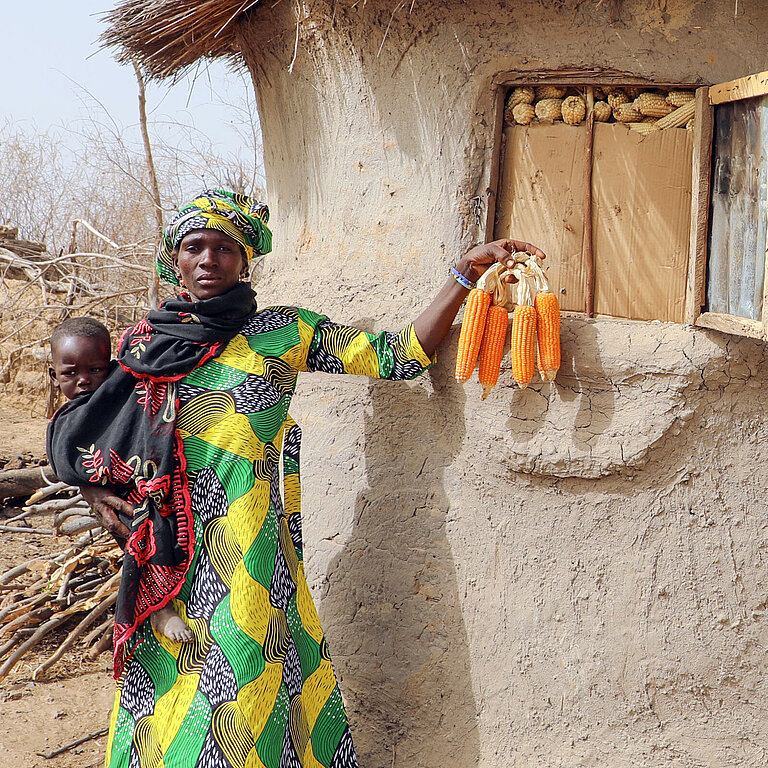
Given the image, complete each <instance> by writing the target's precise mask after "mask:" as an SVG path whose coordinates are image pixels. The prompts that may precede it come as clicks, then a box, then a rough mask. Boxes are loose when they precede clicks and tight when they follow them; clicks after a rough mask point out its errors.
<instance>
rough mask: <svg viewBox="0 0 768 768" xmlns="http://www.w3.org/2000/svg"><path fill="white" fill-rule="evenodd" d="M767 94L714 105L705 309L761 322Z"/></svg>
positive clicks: (767, 165) (767, 176)
mask: <svg viewBox="0 0 768 768" xmlns="http://www.w3.org/2000/svg"><path fill="white" fill-rule="evenodd" d="M767 180H768V96H761V97H758V98H751V99H744V100H741V101H735V102H732V103H728V104H722V105H719V106H716V107H715V127H714V140H713V155H712V194H711V202H710V217H709V264H708V269H707V309H708V310H709V311H710V312H718V313H723V314H729V315H736V316H737V317H744V318H749V319H751V320H760V319H761V312H762V299H763V273H764V270H765V250H766V218H767V217H766V214H767V213H768V194H767V188H768V183H767Z"/></svg>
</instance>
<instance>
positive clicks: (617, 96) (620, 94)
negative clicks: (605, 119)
mask: <svg viewBox="0 0 768 768" xmlns="http://www.w3.org/2000/svg"><path fill="white" fill-rule="evenodd" d="M630 101H631V99H630V98H629V96H627V94H626V93H624V91H622V90H621V88H616V89H615V90H613V91H611V93H609V94H608V106H610V108H611V109H613V110H615V109H616V107H618V106H619V104H628V103H629V102H630Z"/></svg>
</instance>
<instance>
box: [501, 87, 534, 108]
mask: <svg viewBox="0 0 768 768" xmlns="http://www.w3.org/2000/svg"><path fill="white" fill-rule="evenodd" d="M533 97H534V91H533V88H531V87H530V86H529V85H522V86H520V87H519V88H515V89H514V90H513V91H512V93H510V94H509V98H508V99H507V107H514V106H515V105H516V104H533Z"/></svg>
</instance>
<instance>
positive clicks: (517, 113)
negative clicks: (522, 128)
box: [512, 104, 536, 125]
mask: <svg viewBox="0 0 768 768" xmlns="http://www.w3.org/2000/svg"><path fill="white" fill-rule="evenodd" d="M534 117H536V110H535V109H534V107H533V104H515V106H514V107H513V108H512V119H513V120H514V121H515V123H517V124H518V125H528V124H529V123H530V122H531V121H532V120H533V118H534Z"/></svg>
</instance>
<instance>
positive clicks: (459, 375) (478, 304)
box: [456, 288, 491, 382]
mask: <svg viewBox="0 0 768 768" xmlns="http://www.w3.org/2000/svg"><path fill="white" fill-rule="evenodd" d="M490 304H491V294H490V293H486V292H485V291H483V290H481V289H479V288H473V289H472V290H471V291H470V292H469V295H468V296H467V303H466V305H465V307H464V318H463V319H462V322H461V332H460V333H459V350H458V354H457V356H456V381H462V382H463V381H467V380H468V379H469V377H470V376H471V375H472V371H474V370H475V365H476V363H477V356H478V354H479V353H480V343H481V342H482V339H483V330H484V329H485V316H486V315H487V314H488V307H489V306H490Z"/></svg>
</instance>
